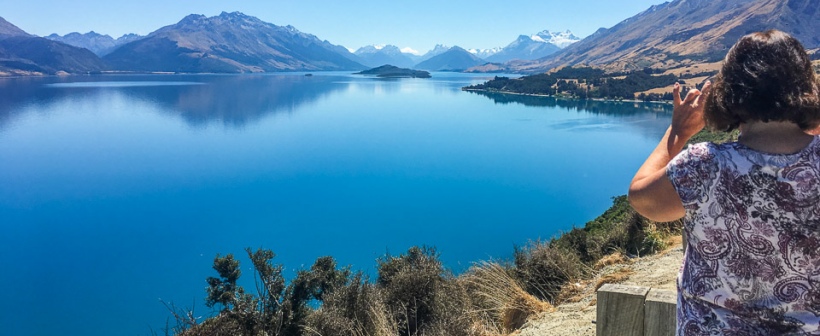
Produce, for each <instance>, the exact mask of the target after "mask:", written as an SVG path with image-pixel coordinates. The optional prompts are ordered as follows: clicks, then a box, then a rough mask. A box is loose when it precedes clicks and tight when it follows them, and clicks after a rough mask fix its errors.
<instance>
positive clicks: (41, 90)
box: [0, 74, 348, 130]
mask: <svg viewBox="0 0 820 336" xmlns="http://www.w3.org/2000/svg"><path fill="white" fill-rule="evenodd" d="M343 79H345V77H336V76H304V75H300V74H282V75H241V76H232V75H150V76H149V75H145V76H88V77H66V78H59V77H51V78H6V79H0V130H2V128H3V127H4V125H5V124H7V123H9V122H11V121H13V120H14V118H15V114H20V113H25V112H26V111H28V110H29V109H26V108H23V107H27V106H30V105H34V106H33V107H35V109H36V110H46V109H47V108H43V106H38V105H46V106H51V105H59V104H60V103H59V102H60V101H64V100H70V99H78V98H95V96H96V97H98V96H101V95H105V94H111V93H115V94H122V95H127V96H128V98H130V99H136V100H138V101H142V102H148V103H150V104H156V105H158V107H159V108H158V110H161V111H162V112H163V113H168V114H172V115H177V116H179V117H180V118H182V119H183V120H185V122H186V123H188V124H189V125H191V126H199V125H205V124H208V123H212V122H221V123H222V124H224V125H225V126H230V127H242V126H245V125H247V124H249V123H253V122H256V121H258V120H260V119H262V118H264V117H266V116H268V115H272V114H275V113H290V112H293V111H294V110H295V109H297V107H299V106H301V105H305V104H310V103H311V102H314V101H316V100H319V99H322V98H323V97H326V96H328V95H330V94H332V93H333V92H336V91H340V90H344V89H346V88H347V86H348V83H345V82H344V81H343ZM101 80H104V81H102V82H101Z"/></svg>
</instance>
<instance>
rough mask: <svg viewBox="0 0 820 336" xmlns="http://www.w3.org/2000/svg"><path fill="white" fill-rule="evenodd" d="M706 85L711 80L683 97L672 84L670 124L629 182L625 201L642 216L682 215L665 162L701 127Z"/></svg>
mask: <svg viewBox="0 0 820 336" xmlns="http://www.w3.org/2000/svg"><path fill="white" fill-rule="evenodd" d="M710 87H711V83H710V82H706V84H704V86H703V91H702V92H701V91H699V90H696V89H693V90H690V91H689V93H688V94H687V95H686V98H684V99H683V100H681V97H680V90H681V88H680V84H678V83H675V87H674V88H673V89H672V96H673V98H674V103H673V104H674V110H673V112H672V125H671V126H669V129H667V130H666V134H665V135H664V136H663V139H661V142H660V143H659V144H658V146H657V147H656V148H655V150H654V151H652V154H650V155H649V157H648V158H647V159H646V161H645V162H644V163H643V165H642V166H641V168H640V169H638V172H637V173H636V174H635V177H634V178H633V179H632V183H631V184H630V185H629V203H630V204H632V207H633V208H635V210H636V211H638V213H640V214H641V215H643V216H645V217H646V218H649V219H651V220H654V221H659V222H668V221H673V220H676V219H679V218H681V217H683V215H684V214H685V210H684V208H683V203H682V202H681V200H680V197H679V196H678V193H677V191H675V188H674V187H673V186H672V182H671V181H670V180H669V178H668V177H667V175H666V165H667V164H669V161H671V160H672V158H674V157H675V156H676V155H678V153H680V151H681V150H683V146H685V145H686V142H687V141H689V139H690V138H691V137H692V136H693V135H695V134H696V133H697V132H700V130H702V129H703V127H704V126H705V123H704V121H703V105H704V102H705V101H706V99H705V98H706V94H708V93H709V89H710Z"/></svg>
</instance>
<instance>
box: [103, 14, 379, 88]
mask: <svg viewBox="0 0 820 336" xmlns="http://www.w3.org/2000/svg"><path fill="white" fill-rule="evenodd" d="M342 50H344V51H343V52H346V53H349V52H348V51H347V49H345V48H344V47H341V46H336V45H333V44H331V43H330V42H328V41H322V40H319V39H318V38H317V37H316V36H314V35H310V34H306V33H302V32H300V31H299V30H297V29H296V28H294V27H292V26H285V27H282V26H277V25H274V24H271V23H267V22H263V21H262V20H259V19H257V18H255V17H252V16H248V15H245V14H242V13H239V12H234V13H226V12H223V13H222V14H220V15H219V16H214V17H210V18H209V17H205V16H204V15H189V16H187V17H185V18H183V19H182V20H181V21H179V22H178V23H177V24H174V25H170V26H165V27H162V28H160V29H159V30H157V31H155V32H153V33H151V34H149V35H148V36H147V37H145V38H144V39H140V40H138V41H134V42H131V43H128V44H125V45H123V46H121V47H120V48H118V49H117V50H115V51H113V52H112V53H110V54H108V55H106V56H105V57H103V59H104V60H105V61H106V62H107V63H109V64H110V65H111V67H112V68H113V69H117V70H133V71H169V72H228V73H229V72H267V71H315V70H361V69H365V68H366V67H365V66H363V65H362V64H359V63H358V62H355V61H353V60H352V59H351V57H350V56H346V55H343V54H340V52H342Z"/></svg>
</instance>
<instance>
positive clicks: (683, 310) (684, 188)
mask: <svg viewBox="0 0 820 336" xmlns="http://www.w3.org/2000/svg"><path fill="white" fill-rule="evenodd" d="M818 139H820V138H818V137H815V138H814V140H813V141H812V142H811V144H809V146H807V147H806V148H804V149H803V150H801V151H800V152H798V153H795V154H786V155H777V154H766V153H761V152H758V151H756V150H753V149H751V148H748V147H746V146H744V145H742V144H739V143H736V142H734V143H726V144H721V145H716V144H712V143H699V144H695V145H692V146H689V148H688V149H686V150H684V151H683V152H681V153H680V154H679V155H678V156H676V157H675V158H674V159H673V160H672V161H671V162H670V163H669V165H668V166H667V168H666V173H667V175H668V176H669V179H670V180H671V181H672V184H673V185H674V187H675V189H676V190H677V192H678V194H679V195H680V198H681V200H682V201H683V204H684V207H685V208H686V216H685V217H684V230H685V231H686V233H687V241H686V244H687V245H688V246H687V250H686V254H685V256H684V263H683V267H682V268H681V271H680V273H679V275H678V307H677V316H678V326H677V334H678V335H687V336H688V335H820V140H818Z"/></svg>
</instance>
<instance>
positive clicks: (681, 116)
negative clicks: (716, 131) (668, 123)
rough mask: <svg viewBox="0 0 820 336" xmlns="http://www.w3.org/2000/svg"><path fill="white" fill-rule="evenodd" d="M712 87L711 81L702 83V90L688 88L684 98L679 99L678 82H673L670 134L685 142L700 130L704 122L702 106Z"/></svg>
mask: <svg viewBox="0 0 820 336" xmlns="http://www.w3.org/2000/svg"><path fill="white" fill-rule="evenodd" d="M711 88H712V82H709V81H707V82H706V83H705V84H703V88H702V91H701V90H698V89H692V90H689V93H687V94H686V98H684V99H683V100H681V97H680V89H681V87H680V84H678V83H675V87H674V88H672V97H673V99H674V102H673V107H674V109H673V112H672V136H673V137H675V138H677V139H675V140H678V141H679V140H682V141H683V142H686V141H688V140H689V138H691V137H692V136H693V135H695V134H697V133H698V132H700V130H702V129H703V127H704V126H706V122H705V121H704V120H703V106H704V105H705V103H706V95H708V94H709V91H710V89H711Z"/></svg>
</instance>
